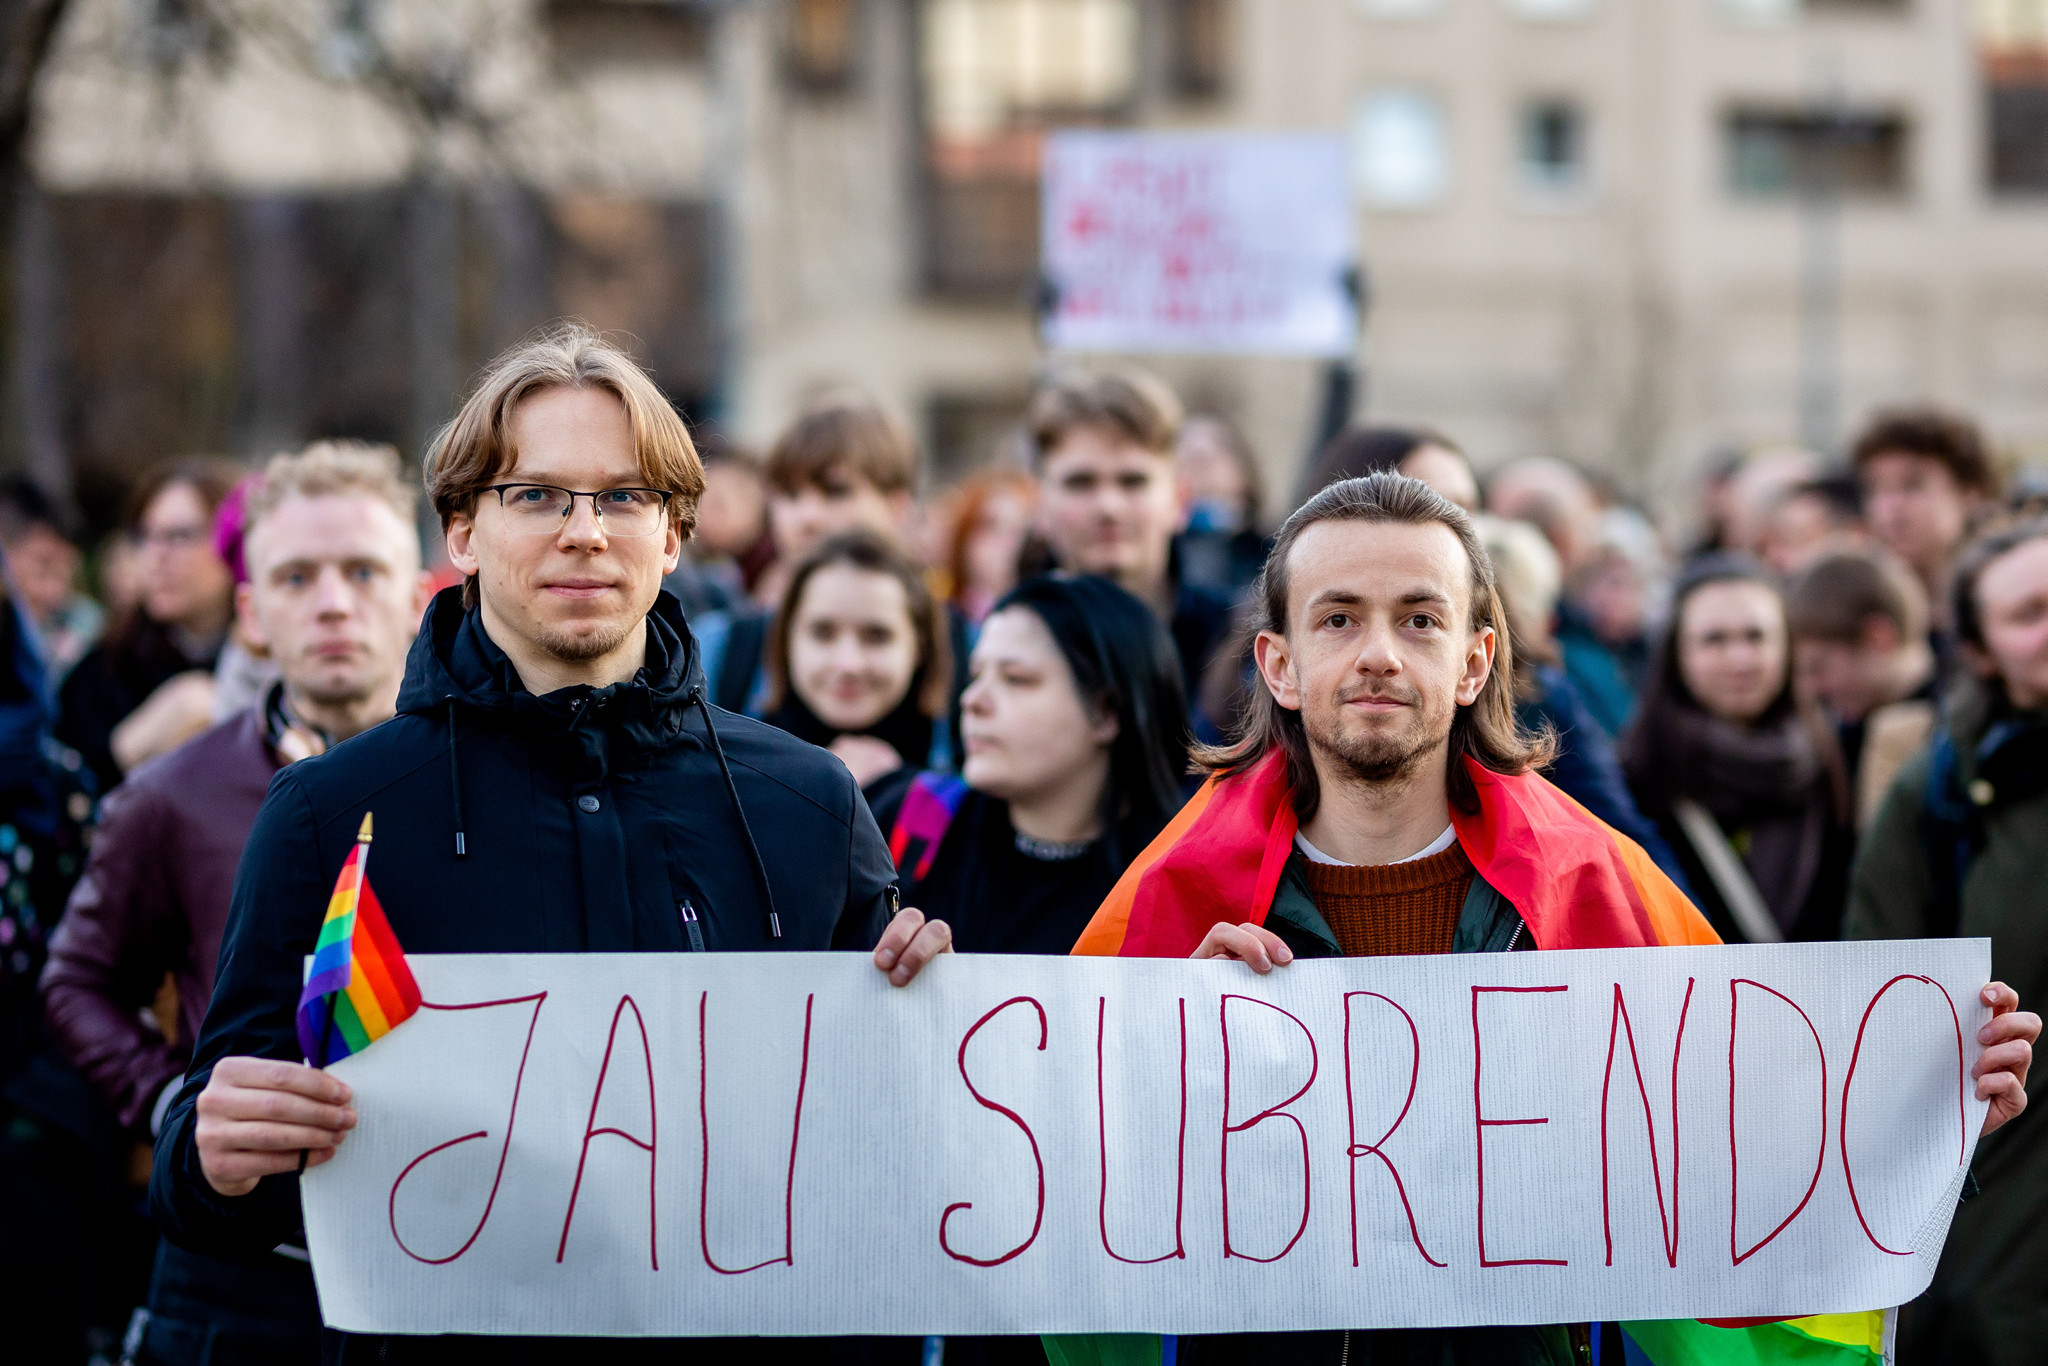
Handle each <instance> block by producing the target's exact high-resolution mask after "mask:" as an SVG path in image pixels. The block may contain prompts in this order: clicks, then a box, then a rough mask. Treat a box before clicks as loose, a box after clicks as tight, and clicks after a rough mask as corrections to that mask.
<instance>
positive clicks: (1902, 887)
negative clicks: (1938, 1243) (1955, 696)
mask: <svg viewBox="0 0 2048 1366" xmlns="http://www.w3.org/2000/svg"><path fill="white" fill-rule="evenodd" d="M1843 930H1844V936H1845V937H1846V938H1850V939H1917V938H1928V937H1942V936H1949V935H1961V936H1968V937H1972V938H1974V937H1977V936H1988V937H1989V938H1990V940H1991V975H1992V977H1993V978H1994V979H1996V980H1999V981H2003V982H2005V983H2007V984H2008V985H2010V986H2011V987H2012V988H2013V989H2014V990H2015V991H2017V992H2018V993H2019V998H2020V1002H2021V1005H2022V1007H2023V1008H2030V1009H2036V1010H2038V1009H2040V1007H2041V1003H2042V1002H2043V1001H2048V718H2043V717H2042V716H2040V715H2038V714H2014V713H2009V712H2008V713H2005V714H2003V715H1999V714H1993V715H1990V716H1988V717H1985V716H1983V715H1982V713H1981V711H1980V712H1979V713H1978V715H1977V717H1976V718H1975V719H1972V718H1971V717H1970V716H1969V715H1968V714H1967V712H1966V711H1965V712H1962V713H1959V715H1958V716H1957V717H1956V718H1953V719H1952V720H1951V721H1950V722H1949V723H1948V726H1947V728H1946V729H1944V730H1942V731H1938V732H1937V733H1936V736H1935V740H1934V743H1933V744H1932V745H1931V746H1930V747H1929V748H1928V749H1927V750H1926V751H1923V752H1922V753H1921V754H1920V755H1918V756H1917V757H1915V758H1914V759H1913V760H1912V761H1911V762H1910V763H1908V764H1907V765H1906V767H1905V768H1904V769H1902V770H1901V771H1900V773H1899V776H1898V778H1897V779H1896V780H1895V781H1894V782H1893V784H1892V787H1891V790H1890V791H1889V792H1888V793H1887V794H1886V795H1885V799H1884V803H1883V805H1882V806H1881V807H1879V809H1878V813H1877V816H1876V819H1875V820H1874V821H1873V823H1872V825H1871V828H1870V829H1869V830H1868V831H1867V832H1866V833H1865V835H1864V838H1863V841H1862V845H1861V848H1860V849H1859V850H1858V851H1857V855H1856V863H1855V868H1854V871H1853V872H1852V873H1851V875H1850V889H1849V908H1848V915H1847V919H1846V921H1845V922H1844V926H1843ZM2044 1076H2048V1069H2044V1068H2042V1067H2039V1066H2037V1067H2035V1068H2034V1070H2033V1073H2032V1076H2031V1077H2030V1078H2029V1083H2028V1088H2027V1089H2028V1095H2029V1099H2030V1100H2034V1098H2035V1095H2036V1093H2038V1092H2039V1091H2040V1090H2041V1088H2042V1084H2043V1078H2044ZM2044 1112H2048V1105H2044V1104H2040V1103H2038V1102H2037V1103H2036V1104H2033V1105H2030V1106H2029V1109H2028V1113H2026V1114H2024V1115H2022V1116H2021V1117H2020V1118H2019V1119H2018V1120H2015V1121H2014V1122H2012V1123H2010V1124H2008V1125H2006V1126H2005V1127H2004V1128H2003V1129H2001V1130H1999V1131H1998V1132H1997V1133H1995V1134H1993V1135H1991V1136H1990V1137H1989V1138H1987V1139H1985V1140H1984V1141H1983V1142H1982V1143H1980V1144H1979V1145H1978V1148H1977V1155H1976V1160H1975V1163H1974V1169H1975V1176H1976V1180H1977V1184H1978V1185H1979V1186H1980V1187H1981V1194H1979V1195H1977V1196H1976V1197H1975V1198H1974V1199H1968V1200H1965V1202H1964V1203H1963V1205H1962V1206H1961V1208H1959V1209H1958V1210H1957V1211H1956V1217H1955V1223H1954V1225H1953V1226H1952V1227H1951V1228H1950V1230H1949V1235H1948V1244H1947V1246H1946V1247H1945V1248H1944V1249H1943V1251H1942V1256H1941V1265H1940V1267H1939V1268H1938V1269H1937V1270H1936V1272H1935V1277H1934V1283H1933V1285H1932V1286H1931V1287H1929V1289H1928V1291H1927V1293H1926V1294H1924V1295H1922V1296H1921V1297H1920V1298H1919V1299H1918V1300H1915V1301H1914V1302H1913V1303H1912V1304H1911V1305H1908V1306H1906V1308H1905V1310H1904V1312H1903V1313H1902V1314H1901V1315H1900V1323H1899V1337H1898V1360H1899V1361H1900V1362H1902V1363H1904V1362H1913V1363H1919V1362H1966V1361H1967V1362H1973V1363H1975V1362H1987V1363H2008V1362H2010V1363H2015V1366H2017V1363H2022V1362H2027V1363H2032V1362H2038V1361H2040V1360H2041V1359H2042V1357H2041V1353H2042V1352H2043V1351H2044V1350H2048V1349H2044V1346H2043V1344H2044V1343H2048V1113H2044Z"/></svg>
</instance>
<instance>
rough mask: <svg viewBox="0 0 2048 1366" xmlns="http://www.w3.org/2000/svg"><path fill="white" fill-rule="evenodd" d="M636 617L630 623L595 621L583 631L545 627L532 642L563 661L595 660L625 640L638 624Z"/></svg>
mask: <svg viewBox="0 0 2048 1366" xmlns="http://www.w3.org/2000/svg"><path fill="white" fill-rule="evenodd" d="M639 624H640V623H639V621H638V620H637V619H636V620H634V621H629V622H615V621H605V622H593V623H591V629H590V630H588V631H584V632H575V631H565V630H562V629H561V628H560V627H554V626H545V625H544V626H542V627H541V628H540V631H539V634H537V635H536V636H535V637H534V641H533V643H534V644H535V645H538V646H539V647H540V649H541V652H542V653H543V654H546V655H547V656H548V657H549V658H551V659H558V660H560V661H561V662H562V663H564V664H587V663H588V662H590V661H591V660H593V659H602V658H603V657H604V656H606V655H608V654H610V653H611V652H612V651H614V650H616V649H618V648H619V647H620V646H621V645H624V644H625V643H626V637H628V636H630V635H631V634H632V633H633V628H634V627H635V626H637V625H639Z"/></svg>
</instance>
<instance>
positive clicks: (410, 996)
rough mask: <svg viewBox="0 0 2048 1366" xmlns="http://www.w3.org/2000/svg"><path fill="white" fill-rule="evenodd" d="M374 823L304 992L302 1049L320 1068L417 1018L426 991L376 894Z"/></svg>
mask: <svg viewBox="0 0 2048 1366" xmlns="http://www.w3.org/2000/svg"><path fill="white" fill-rule="evenodd" d="M369 867H370V817H369V814H368V813H367V812H366V813H364V815H363V828H362V829H361V830H360V831H358V832H357V833H356V847H355V848H353V849H351V850H349V854H348V859H347V861H346V862H344V863H343V864H342V865H341V875H340V876H339V877H337V878H335V879H334V895H333V896H331V897H329V898H328V899H327V918H326V919H325V920H323V921H321V922H320V938H319V940H318V941H317V942H316V943H315V944H314V945H313V970H312V971H311V972H310V973H308V974H307V976H306V987H305V990H304V991H302V992H300V993H299V1017H298V1024H299V1047H300V1048H302V1049H303V1050H305V1054H306V1061H307V1062H309V1063H311V1064H312V1065H313V1066H315V1067H325V1066H327V1065H328V1064H329V1063H332V1062H339V1061H340V1060H341V1059H343V1058H346V1057H348V1056H349V1055H350V1054H352V1053H360V1052H362V1050H364V1049H365V1048H368V1047H369V1046H370V1045H371V1044H373V1043H375V1042H376V1041H377V1040H379V1039H381V1038H383V1037H384V1036H385V1035H386V1034H389V1033H390V1032H391V1031H392V1030H393V1029H396V1028H397V1027H398V1026H399V1025H400V1024H403V1023H404V1022H405V1021H406V1020H408V1019H410V1018H411V1017H412V1014H413V1012H414V1011H416V1010H418V1009H419V1008H420V989H419V986H418V984H416V983H415V982H414V981H413V980H412V969H410V968H408V967H407V966H406V965H405V951H404V950H403V949H401V948H399V947H398V939H397V937H396V936H395V935H393V934H392V933H391V926H390V924H389V922H387V921H386V920H385V919H384V908H383V907H382V906H380V905H378V904H377V894H376V893H375V892H373V891H371V890H370V874H369Z"/></svg>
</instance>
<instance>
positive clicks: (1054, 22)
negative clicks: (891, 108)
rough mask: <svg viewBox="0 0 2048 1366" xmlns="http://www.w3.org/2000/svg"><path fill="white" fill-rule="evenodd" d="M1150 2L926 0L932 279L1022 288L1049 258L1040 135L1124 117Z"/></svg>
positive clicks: (952, 289) (923, 68) (951, 288)
mask: <svg viewBox="0 0 2048 1366" xmlns="http://www.w3.org/2000/svg"><path fill="white" fill-rule="evenodd" d="M1139 3H1140V0H922V4H921V5H920V7H919V10H918V19H919V25H918V41H919V80H920V86H921V90H922V105H921V112H922V114H923V119H924V165H925V172H926V176H925V188H926V195H925V204H924V229H925V277H926V282H927V284H928V285H929V286H930V287H931V288H932V289H934V290H935V291H938V292H940V293H946V294H956V295H980V296H987V297H1004V296H1014V295H1016V294H1017V293H1018V292H1019V291H1021V290H1022V289H1023V288H1024V287H1025V285H1026V284H1027V283H1028V282H1029V281H1030V279H1031V277H1032V275H1033V274H1034V273H1035V272H1036V270H1037V268H1038V172H1039V153H1040V143H1041V140H1042V138H1043V137H1044V134H1045V132H1046V130H1047V129H1049V128H1052V127H1055V126H1058V125H1059V124H1062V123H1083V124H1088V123H1094V124H1100V123H1107V122H1112V121H1115V120H1117V119H1119V118H1121V117H1122V116H1123V115H1124V114H1125V113H1126V112H1127V111H1128V110H1129V108H1130V106H1131V103H1132V101H1133V100H1134V99H1135V97H1136V95H1137V81H1138V5H1139Z"/></svg>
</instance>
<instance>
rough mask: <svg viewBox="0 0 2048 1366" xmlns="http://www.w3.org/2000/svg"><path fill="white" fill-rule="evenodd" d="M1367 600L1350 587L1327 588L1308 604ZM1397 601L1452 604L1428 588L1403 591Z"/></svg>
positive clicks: (1338, 604) (1409, 604)
mask: <svg viewBox="0 0 2048 1366" xmlns="http://www.w3.org/2000/svg"><path fill="white" fill-rule="evenodd" d="M1365 601H1366V598H1365V595H1364V594H1363V593H1356V592H1353V591H1352V590H1350V589H1348V588H1325V589H1324V590H1323V591H1322V592H1320V593H1318V594H1316V595H1315V596H1314V597H1312V598H1310V599H1309V600H1308V606H1309V607H1311V608H1316V607H1331V606H1334V607H1355V606H1358V605H1360V604H1362V603H1364V602H1365ZM1395 601H1396V602H1398V603H1399V604H1400V605H1401V606H1403V607H1421V606H1437V607H1449V606H1450V605H1451V600H1450V599H1449V598H1447V597H1445V596H1444V595H1443V594H1441V593H1438V592H1435V591H1434V590H1432V589H1427V588H1418V589H1415V590H1413V591H1411V592H1407V593H1403V594H1402V595H1401V596H1400V597H1398V598H1396V599H1395Z"/></svg>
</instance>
